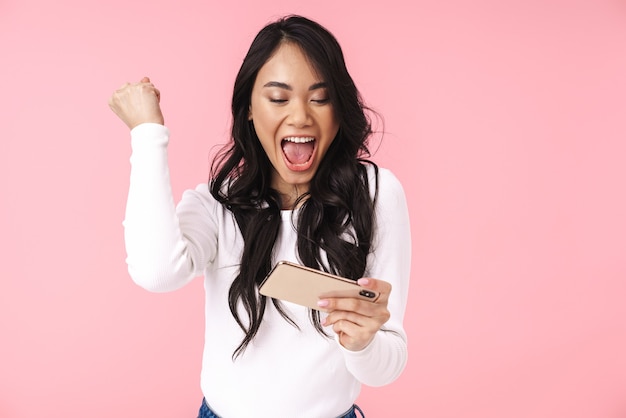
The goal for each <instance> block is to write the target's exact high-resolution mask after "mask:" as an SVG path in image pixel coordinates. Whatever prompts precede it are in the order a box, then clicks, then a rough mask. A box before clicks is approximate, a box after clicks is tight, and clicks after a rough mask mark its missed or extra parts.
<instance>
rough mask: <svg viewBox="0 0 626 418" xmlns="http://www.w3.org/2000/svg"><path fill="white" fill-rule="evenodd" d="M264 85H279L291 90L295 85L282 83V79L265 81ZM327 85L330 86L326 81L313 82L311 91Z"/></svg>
mask: <svg viewBox="0 0 626 418" xmlns="http://www.w3.org/2000/svg"><path fill="white" fill-rule="evenodd" d="M263 87H278V88H281V89H284V90H289V91H292V90H293V87H291V86H290V85H289V84H287V83H282V82H280V81H270V82H267V83H265V84H264V85H263ZM326 87H328V85H327V84H326V83H325V82H323V81H322V82H319V83H315V84H312V85H311V86H310V87H309V91H313V90H317V89H323V88H326Z"/></svg>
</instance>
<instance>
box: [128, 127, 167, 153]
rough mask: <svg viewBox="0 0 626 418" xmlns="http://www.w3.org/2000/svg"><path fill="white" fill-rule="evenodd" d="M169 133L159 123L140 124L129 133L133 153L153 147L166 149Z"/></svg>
mask: <svg viewBox="0 0 626 418" xmlns="http://www.w3.org/2000/svg"><path fill="white" fill-rule="evenodd" d="M169 137H170V131H169V129H167V128H166V127H165V126H163V125H161V124H159V123H141V124H139V125H137V126H135V127H134V128H133V129H131V131H130V144H131V147H132V149H133V151H136V150H139V149H149V148H154V147H167V144H168V142H169Z"/></svg>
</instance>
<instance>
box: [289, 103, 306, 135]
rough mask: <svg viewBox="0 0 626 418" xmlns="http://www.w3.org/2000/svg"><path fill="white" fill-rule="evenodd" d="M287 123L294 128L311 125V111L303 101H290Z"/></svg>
mask: <svg viewBox="0 0 626 418" xmlns="http://www.w3.org/2000/svg"><path fill="white" fill-rule="evenodd" d="M288 123H289V125H290V126H293V127H295V128H303V127H306V126H310V125H311V123H312V118H311V113H310V111H309V106H308V104H307V103H306V102H305V101H302V100H294V101H293V102H292V103H291V106H290V109H289V120H288Z"/></svg>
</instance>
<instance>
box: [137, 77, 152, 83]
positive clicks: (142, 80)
mask: <svg viewBox="0 0 626 418" xmlns="http://www.w3.org/2000/svg"><path fill="white" fill-rule="evenodd" d="M139 82H140V83H149V82H150V78H148V77H144V78H142V79H141V80H139Z"/></svg>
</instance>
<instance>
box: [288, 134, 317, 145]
mask: <svg viewBox="0 0 626 418" xmlns="http://www.w3.org/2000/svg"><path fill="white" fill-rule="evenodd" d="M284 140H285V141H289V142H295V143H296V144H304V143H305V142H311V141H315V138H313V137H312V136H288V137H287V138H285V139H284Z"/></svg>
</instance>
